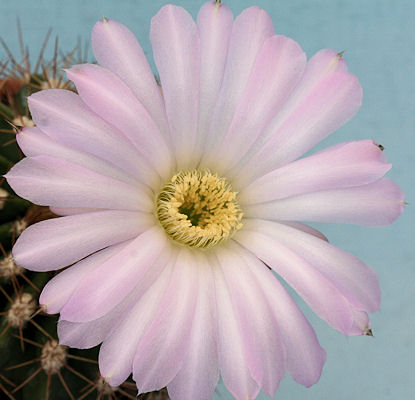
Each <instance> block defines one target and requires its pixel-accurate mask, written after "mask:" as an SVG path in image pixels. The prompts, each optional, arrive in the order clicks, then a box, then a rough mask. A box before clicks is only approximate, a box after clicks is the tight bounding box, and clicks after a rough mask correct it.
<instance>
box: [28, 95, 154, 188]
mask: <svg viewBox="0 0 415 400" xmlns="http://www.w3.org/2000/svg"><path fill="white" fill-rule="evenodd" d="M28 103H29V108H30V113H31V115H32V118H33V121H34V122H35V123H36V125H37V127H38V128H40V129H41V130H42V132H44V133H46V134H47V135H48V136H50V137H51V138H52V139H54V140H56V141H58V142H59V143H62V144H64V145H65V146H67V147H70V148H73V149H77V150H80V151H84V152H87V153H90V154H93V155H95V156H97V157H100V158H102V159H104V160H107V161H110V162H111V163H112V164H114V165H116V166H117V167H119V168H121V169H122V170H124V171H126V172H127V173H129V174H131V175H133V176H134V177H135V178H136V179H138V180H140V182H145V183H147V184H150V185H151V184H154V183H155V184H156V185H157V184H159V183H160V177H159V176H158V175H157V173H156V172H155V171H154V170H153V169H152V168H150V166H149V164H148V162H146V161H145V160H144V159H143V157H142V156H140V154H139V153H138V151H137V150H136V149H135V147H134V146H132V143H131V142H130V141H129V140H128V139H127V138H126V137H125V136H124V135H123V134H122V133H121V132H120V131H117V129H115V128H114V127H112V126H110V125H108V124H107V123H106V122H104V121H103V120H102V119H101V118H99V117H98V115H96V114H95V113H94V112H92V111H91V110H90V109H89V108H88V107H87V106H86V104H85V103H84V102H83V101H82V100H81V98H80V97H79V96H78V95H77V94H75V93H73V92H71V91H69V90H57V89H50V90H41V91H40V92H36V93H34V94H32V95H31V96H30V97H29V98H28Z"/></svg>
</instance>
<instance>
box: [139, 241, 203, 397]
mask: <svg viewBox="0 0 415 400" xmlns="http://www.w3.org/2000/svg"><path fill="white" fill-rule="evenodd" d="M197 267H198V265H197V261H196V259H195V257H194V256H193V254H192V253H191V252H189V251H188V249H182V251H181V252H180V253H179V255H178V258H177V261H176V264H175V265H174V268H173V274H172V277H171V281H170V283H169V286H168V288H167V289H166V292H165V294H164V297H163V300H162V302H161V304H160V307H159V311H158V313H157V315H156V317H155V319H154V320H153V321H152V323H151V325H150V326H149V327H148V329H147V331H146V333H145V334H144V336H143V337H142V338H141V340H140V343H139V344H138V348H137V352H136V354H135V357H134V362H133V378H134V380H135V381H136V382H137V386H138V388H139V390H140V393H143V392H149V391H153V390H159V389H162V388H163V387H164V386H166V385H168V384H169V383H170V382H171V381H172V380H173V378H174V377H175V376H176V375H177V373H178V372H179V369H180V368H181V366H182V364H183V359H184V356H185V354H186V351H187V350H188V343H189V339H190V333H191V328H192V322H193V317H194V310H195V304H196V299H197V273H198V268H197ZM184 277H185V279H184Z"/></svg>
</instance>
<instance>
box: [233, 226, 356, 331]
mask: <svg viewBox="0 0 415 400" xmlns="http://www.w3.org/2000/svg"><path fill="white" fill-rule="evenodd" d="M234 239H235V240H236V241H238V242H239V243H240V244H242V245H243V246H244V247H245V248H246V249H248V250H249V251H251V252H252V253H254V254H255V255H256V256H257V257H258V258H259V259H260V260H262V261H263V262H264V263H266V264H267V265H268V266H269V267H271V268H272V269H274V270H275V272H277V273H278V274H279V275H280V276H281V277H282V278H283V279H284V280H285V281H286V282H287V283H288V284H289V285H290V286H292V288H293V289H294V290H295V291H296V292H297V293H298V294H299V295H300V296H301V297H302V298H303V299H304V300H305V302H306V303H307V304H308V305H309V306H310V308H312V309H313V311H314V312H315V313H316V314H317V315H318V316H320V317H321V318H322V319H324V320H325V321H327V323H328V324H329V325H330V326H332V327H333V328H335V329H337V330H339V331H340V332H343V333H344V334H346V335H347V334H348V332H349V330H350V328H351V326H352V324H353V315H352V312H351V308H350V304H349V302H348V301H347V300H346V299H345V297H344V296H342V294H341V293H340V292H339V290H338V289H337V288H336V286H334V284H332V283H331V282H330V281H329V280H328V279H327V278H326V277H325V276H324V275H323V274H321V272H320V271H318V270H317V269H316V268H315V267H314V266H313V265H311V264H310V263H308V262H307V260H305V259H304V258H302V257H301V256H300V255H298V254H296V253H294V252H293V251H292V250H290V249H289V248H288V247H286V246H284V245H282V244H281V243H280V242H279V241H278V240H276V239H275V238H273V237H272V236H270V235H269V234H265V233H262V232H261V233H259V232H254V231H249V230H247V229H246V228H245V229H244V230H241V231H238V232H237V233H236V234H235V236H234Z"/></svg>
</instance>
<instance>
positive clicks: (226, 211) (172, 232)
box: [156, 170, 243, 248]
mask: <svg viewBox="0 0 415 400" xmlns="http://www.w3.org/2000/svg"><path fill="white" fill-rule="evenodd" d="M156 206H157V207H156V212H157V217H158V219H159V221H160V224H161V225H162V227H163V228H164V230H165V231H166V232H167V234H168V235H169V236H170V237H171V238H172V239H173V240H174V241H176V242H178V243H181V244H184V245H187V246H190V247H199V248H208V247H212V246H215V245H216V244H218V243H220V242H223V241H225V240H227V239H229V238H230V237H231V236H232V235H233V233H234V232H235V231H237V230H238V229H240V228H241V227H242V223H241V220H242V216H243V214H242V212H241V209H240V207H239V204H238V199H237V193H236V192H233V191H232V189H231V187H230V185H229V184H228V183H227V181H226V179H224V178H220V177H219V176H217V175H216V174H213V173H211V172H209V171H207V170H202V171H199V170H193V171H187V172H182V171H181V172H179V173H178V174H176V175H174V176H173V177H172V178H171V180H170V182H168V183H167V184H166V185H164V187H163V188H162V189H161V191H160V193H159V195H158V196H157V202H156Z"/></svg>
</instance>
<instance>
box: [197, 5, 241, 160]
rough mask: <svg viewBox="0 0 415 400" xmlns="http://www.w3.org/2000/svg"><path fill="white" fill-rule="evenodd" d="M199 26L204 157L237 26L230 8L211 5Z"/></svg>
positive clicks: (200, 144) (199, 146)
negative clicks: (229, 46) (231, 40)
mask: <svg viewBox="0 0 415 400" xmlns="http://www.w3.org/2000/svg"><path fill="white" fill-rule="evenodd" d="M197 26H198V28H199V37H200V88H199V125H198V126H199V129H198V137H197V149H196V154H197V157H200V155H201V154H202V152H203V146H204V143H205V140H206V137H207V135H208V134H209V126H210V120H211V117H212V113H213V110H214V107H215V105H216V101H217V98H218V95H219V92H220V88H221V86H222V80H223V74H224V71H225V65H226V57H227V54H228V45H229V39H230V36H231V32H232V26H233V14H232V11H231V10H230V9H229V7H228V6H227V5H226V4H217V3H214V2H212V1H210V2H207V3H205V4H204V5H203V6H202V7H201V9H200V11H199V14H198V16H197Z"/></svg>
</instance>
